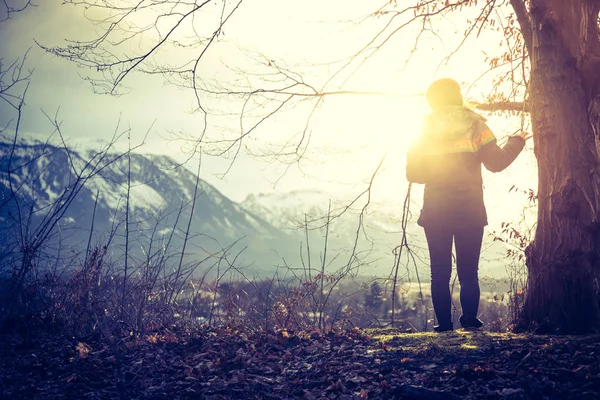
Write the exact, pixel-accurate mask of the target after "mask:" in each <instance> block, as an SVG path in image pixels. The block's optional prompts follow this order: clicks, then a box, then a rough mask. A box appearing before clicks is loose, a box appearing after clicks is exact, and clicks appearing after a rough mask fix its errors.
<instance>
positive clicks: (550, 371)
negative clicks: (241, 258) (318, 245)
mask: <svg viewBox="0 0 600 400" xmlns="http://www.w3.org/2000/svg"><path fill="white" fill-rule="evenodd" d="M0 341H1V342H0V398H2V399H5V398H6V399H28V398H32V399H119V398H121V399H208V400H210V399H245V400H250V399H291V398H302V399H501V398H502V399H574V398H577V399H578V400H585V399H590V400H591V399H599V398H600V335H592V336H539V335H516V334H508V333H502V334H499V333H491V332H486V331H477V332H471V331H464V330H457V331H454V332H448V333H442V334H435V333H403V332H399V331H395V330H391V329H387V330H386V329H379V330H367V331H359V330H352V331H345V332H338V333H335V334H332V333H330V334H328V335H322V334H320V333H318V332H312V333H305V332H300V333H293V332H287V331H281V332H277V333H250V332H244V331H240V330H233V329H217V328H211V327H205V328H203V329H201V330H199V331H196V332H194V333H190V332H177V331H175V332H173V331H170V330H167V329H163V330H161V331H159V332H155V333H153V334H150V335H146V336H144V337H143V338H142V339H137V340H134V339H130V338H128V339H126V340H125V339H123V340H116V339H114V338H113V339H111V340H100V339H99V338H96V339H94V338H88V340H85V341H75V340H70V339H69V338H67V337H64V336H46V335H43V336H41V335H40V336H31V335H29V336H28V337H24V336H23V335H14V334H13V335H8V334H5V335H0Z"/></svg>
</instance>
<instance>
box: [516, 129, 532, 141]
mask: <svg viewBox="0 0 600 400" xmlns="http://www.w3.org/2000/svg"><path fill="white" fill-rule="evenodd" d="M513 137H520V138H521V139H523V140H524V141H525V142H527V140H528V139H531V137H533V134H531V133H529V132H525V131H522V132H521V133H517V134H516V135H513Z"/></svg>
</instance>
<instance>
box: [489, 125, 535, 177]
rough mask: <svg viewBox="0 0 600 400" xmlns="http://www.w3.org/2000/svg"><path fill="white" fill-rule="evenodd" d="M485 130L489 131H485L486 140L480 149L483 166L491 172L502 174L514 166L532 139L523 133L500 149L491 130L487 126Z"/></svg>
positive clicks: (512, 137) (509, 140)
mask: <svg viewBox="0 0 600 400" xmlns="http://www.w3.org/2000/svg"><path fill="white" fill-rule="evenodd" d="M485 129H487V131H485V130H484V131H483V132H482V133H481V136H482V137H484V138H486V139H485V143H484V144H483V145H482V146H481V148H480V149H479V154H480V156H481V161H482V163H483V165H484V166H485V167H486V168H487V169H488V170H489V171H491V172H500V171H502V170H504V169H505V168H506V167H508V166H509V165H510V164H512V162H513V161H514V160H515V159H516V158H517V156H518V155H519V153H521V150H523V147H525V142H526V141H527V139H529V138H530V137H531V135H529V134H528V133H527V132H521V133H519V134H518V135H515V136H511V137H510V138H509V139H508V142H507V143H506V144H505V145H504V146H503V147H500V146H498V143H497V141H496V138H495V137H494V135H493V134H492V133H491V131H490V130H489V128H487V126H486V127H485Z"/></svg>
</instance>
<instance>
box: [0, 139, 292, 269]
mask: <svg viewBox="0 0 600 400" xmlns="http://www.w3.org/2000/svg"><path fill="white" fill-rule="evenodd" d="M196 183H197V185H198V186H197V190H196V189H195V188H196ZM195 190H196V195H195V196H194V192H195ZM128 193H129V196H127V194H128ZM194 197H195V202H194ZM127 204H129V207H127ZM192 205H193V214H192V218H191V220H190V213H191V211H192ZM127 210H128V211H129V212H128V215H127V212H126V211H127ZM126 220H127V221H129V224H125V221H126ZM55 222H56V223H55ZM188 224H189V229H188ZM0 225H1V227H0V240H2V239H4V240H3V242H10V239H11V238H14V237H16V236H19V235H15V234H14V233H15V229H18V230H19V232H21V231H22V232H24V235H25V236H27V237H29V240H31V241H32V242H35V240H37V239H39V238H40V237H42V236H43V235H45V234H46V230H47V229H49V228H50V227H52V232H51V233H50V234H49V235H48V239H47V241H48V244H49V243H50V242H52V243H53V246H54V247H56V244H57V243H58V242H60V245H61V246H60V247H64V246H65V245H68V247H69V248H73V247H74V248H77V249H78V250H81V249H82V248H83V249H84V250H85V248H86V246H87V242H88V238H89V235H90V232H92V237H93V239H92V245H97V246H103V245H105V244H106V243H107V242H109V241H110V242H111V246H110V248H111V250H112V251H113V254H114V255H115V257H118V256H119V255H118V253H119V249H122V248H123V243H124V237H125V234H126V231H128V232H129V233H128V234H129V243H130V246H129V247H130V251H131V254H136V256H137V257H138V258H139V257H144V255H147V254H149V253H150V252H151V251H153V250H156V249H160V248H165V246H170V248H171V249H173V250H175V251H177V250H178V249H179V250H180V249H182V247H183V244H184V241H186V236H187V242H186V251H185V253H186V255H187V258H189V259H193V258H194V257H195V258H198V259H202V258H204V257H207V256H208V255H211V254H212V255H214V254H222V253H223V249H224V248H228V247H229V246H232V244H233V246H232V247H231V248H229V251H228V253H229V256H230V257H231V258H232V259H233V257H235V255H236V254H237V253H238V252H240V251H242V250H243V252H242V253H241V255H240V257H238V259H237V261H238V262H241V261H240V260H243V262H245V264H253V265H254V267H255V268H254V270H256V271H266V270H269V269H272V267H273V266H274V265H275V264H276V263H277V262H278V261H279V259H280V257H281V255H286V254H288V255H289V254H290V253H294V252H297V251H296V248H297V245H296V243H295V240H294V239H293V238H292V236H291V235H289V234H288V233H286V232H283V231H282V230H280V229H278V228H276V227H274V226H273V225H271V224H270V223H269V222H267V221H265V220H264V219H262V218H260V217H259V216H256V215H254V214H253V213H251V212H249V211H248V210H246V209H244V208H242V207H240V205H238V204H237V203H235V202H233V201H231V200H230V199H228V198H227V197H225V196H224V195H222V194H221V193H220V192H219V191H218V190H216V189H215V188H214V187H213V186H211V185H210V184H208V183H206V182H205V181H203V180H197V179H196V174H194V173H192V172H190V171H189V170H188V169H186V168H184V167H182V166H177V165H176V163H175V162H174V160H172V159H171V158H169V157H166V156H150V155H143V154H136V153H131V154H117V153H112V152H110V151H109V152H98V150H79V151H72V150H71V151H67V150H65V148H64V147H60V146H54V145H49V144H45V143H35V142H27V143H19V144H18V145H17V146H16V147H14V148H13V146H12V144H11V143H6V142H5V143H2V142H0ZM126 228H127V229H126ZM1 236H4V238H2V237H1ZM277 254H279V255H277Z"/></svg>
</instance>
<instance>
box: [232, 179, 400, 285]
mask: <svg viewBox="0 0 600 400" xmlns="http://www.w3.org/2000/svg"><path fill="white" fill-rule="evenodd" d="M365 202H366V197H364V198H359V199H351V198H349V199H336V198H332V196H331V195H330V194H328V193H325V192H322V191H315V190H297V191H291V192H287V193H269V194H264V193H263V194H251V195H249V196H248V197H247V198H246V199H245V200H244V201H243V202H242V203H240V204H241V205H242V206H243V207H244V208H245V209H246V210H249V211H250V212H252V213H253V214H255V215H258V216H260V217H261V218H263V219H265V220H266V221H269V222H270V223H271V224H273V225H274V226H276V227H278V228H280V229H282V230H286V231H288V232H290V233H292V234H295V235H296V236H297V237H298V238H299V240H306V239H305V236H306V231H305V227H306V226H308V228H309V234H310V236H309V239H310V240H311V247H313V249H317V251H318V250H319V247H321V248H322V247H323V246H324V236H325V228H324V226H325V224H326V223H327V220H328V210H330V211H329V221H330V222H329V231H328V246H329V251H330V252H332V251H333V253H334V254H337V253H341V254H344V253H346V254H347V253H349V252H351V251H356V252H357V253H360V255H361V258H362V259H363V260H365V261H366V262H367V263H369V268H368V271H367V272H369V273H373V274H382V273H383V274H385V273H389V269H390V268H391V266H392V265H393V260H394V257H393V254H392V249H393V248H394V247H396V245H397V244H398V243H399V242H400V239H401V234H400V232H401V231H400V221H399V220H398V219H397V218H394V215H392V214H390V213H389V212H384V211H383V210H382V209H381V208H378V207H374V206H372V205H371V206H369V207H368V208H367V210H365V212H364V213H363V215H362V218H361V216H360V213H361V212H362V211H363V206H364V205H365ZM330 205H331V206H330ZM330 207H331V208H330ZM359 225H360V229H359ZM355 246H356V247H355Z"/></svg>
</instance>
